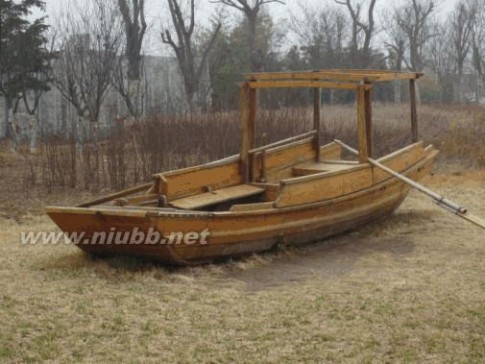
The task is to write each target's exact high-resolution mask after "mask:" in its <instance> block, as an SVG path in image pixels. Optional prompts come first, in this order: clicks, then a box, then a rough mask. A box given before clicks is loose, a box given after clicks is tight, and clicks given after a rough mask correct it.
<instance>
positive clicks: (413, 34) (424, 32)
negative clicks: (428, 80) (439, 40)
mask: <svg viewBox="0 0 485 364" xmlns="http://www.w3.org/2000/svg"><path fill="white" fill-rule="evenodd" d="M434 10H435V3H434V0H406V3H405V4H404V6H403V7H401V8H398V9H397V10H396V13H395V21H396V23H397V24H398V26H399V27H400V29H401V30H402V32H403V33H404V34H405V35H406V38H407V42H408V47H409V67H410V68H411V70H413V71H416V72H419V71H422V70H423V68H424V66H425V59H424V46H425V45H426V43H427V42H428V41H429V40H430V39H431V38H432V37H433V36H434V35H435V34H436V32H434V31H433V30H432V28H431V26H430V24H431V22H430V20H431V16H432V15H433V11H434Z"/></svg>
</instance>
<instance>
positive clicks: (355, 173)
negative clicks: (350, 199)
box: [275, 166, 372, 207]
mask: <svg viewBox="0 0 485 364" xmlns="http://www.w3.org/2000/svg"><path fill="white" fill-rule="evenodd" d="M316 176H319V178H315V179H313V178H312V179H310V180H307V179H306V178H307V177H300V178H299V183H292V184H284V185H283V186H282V188H281V193H280V196H279V198H278V200H277V201H276V204H275V206H276V207H289V206H298V205H304V204H308V203H314V202H317V201H323V200H328V199H332V198H336V197H339V196H344V195H346V194H349V193H353V192H356V191H359V190H362V189H365V188H368V187H370V186H371V185H372V168H371V166H366V167H365V168H359V166H357V167H355V169H350V170H349V171H345V170H344V171H338V172H335V173H334V174H329V177H324V176H323V173H322V174H318V175H316ZM310 177H313V176H310Z"/></svg>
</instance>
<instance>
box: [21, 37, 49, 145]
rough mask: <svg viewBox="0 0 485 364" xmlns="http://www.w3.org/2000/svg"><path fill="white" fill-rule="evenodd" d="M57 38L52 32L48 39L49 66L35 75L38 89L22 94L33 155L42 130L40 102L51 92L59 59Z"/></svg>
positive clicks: (24, 91) (47, 58) (47, 57)
mask: <svg viewBox="0 0 485 364" xmlns="http://www.w3.org/2000/svg"><path fill="white" fill-rule="evenodd" d="M55 38H56V35H55V34H54V33H53V32H51V34H50V39H49V40H48V39H47V38H46V42H45V52H46V57H45V63H47V64H46V65H45V67H42V68H41V69H40V70H39V71H38V72H36V73H35V74H34V75H33V80H34V81H35V83H36V87H35V88H34V89H32V90H23V91H22V93H21V99H22V100H23V103H24V106H25V110H26V111H27V113H28V114H29V115H30V117H31V122H30V125H29V129H30V151H31V153H36V152H37V144H38V134H39V129H40V125H39V124H40V118H39V107H40V102H41V99H42V96H43V95H44V94H45V93H46V92H48V91H50V90H51V86H52V83H53V82H54V68H53V64H54V62H55V59H56V58H57V52H56V51H55V49H54V46H55Z"/></svg>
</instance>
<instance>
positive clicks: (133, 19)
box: [118, 0, 147, 81]
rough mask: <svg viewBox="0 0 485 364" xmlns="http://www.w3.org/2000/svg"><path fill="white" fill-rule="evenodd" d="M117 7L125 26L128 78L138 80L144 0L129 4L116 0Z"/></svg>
mask: <svg viewBox="0 0 485 364" xmlns="http://www.w3.org/2000/svg"><path fill="white" fill-rule="evenodd" d="M118 7H119V10H120V12H121V15H122V16H123V24H124V26H125V37H126V48H125V55H126V58H127V59H128V78H129V79H130V80H133V81H139V80H140V73H141V62H142V55H141V49H142V46H143V38H144V36H145V33H146V30H147V23H146V19H145V0H132V3H131V6H130V5H129V4H128V3H127V0H118Z"/></svg>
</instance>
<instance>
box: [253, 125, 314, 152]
mask: <svg viewBox="0 0 485 364" xmlns="http://www.w3.org/2000/svg"><path fill="white" fill-rule="evenodd" d="M312 135H315V130H312V131H309V132H307V133H303V134H300V135H297V136H294V137H291V138H287V139H283V140H279V141H277V142H274V143H271V144H267V145H263V146H261V147H258V148H254V149H251V150H250V151H249V154H255V153H259V152H262V151H264V150H268V149H272V148H276V147H279V146H282V145H284V144H290V143H292V142H296V141H299V140H302V139H305V138H308V137H309V136H312Z"/></svg>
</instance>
